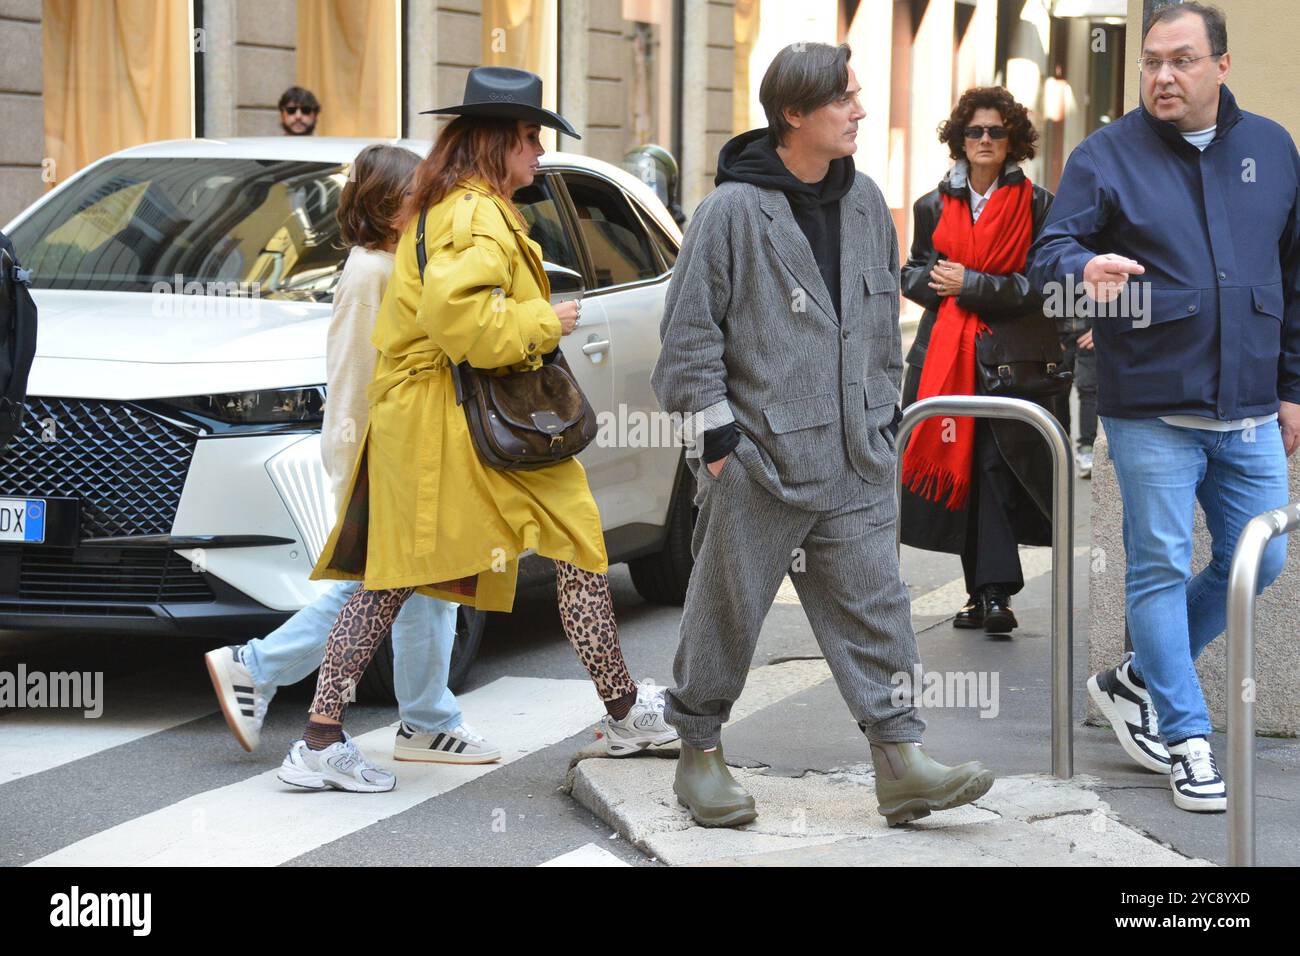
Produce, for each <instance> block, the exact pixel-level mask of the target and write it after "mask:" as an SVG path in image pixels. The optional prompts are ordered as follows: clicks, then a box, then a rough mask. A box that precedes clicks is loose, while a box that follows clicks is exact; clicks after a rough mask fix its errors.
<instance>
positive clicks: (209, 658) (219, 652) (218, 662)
mask: <svg viewBox="0 0 1300 956" xmlns="http://www.w3.org/2000/svg"><path fill="white" fill-rule="evenodd" d="M241 647H242V645H238V644H236V645H233V646H231V647H219V648H217V649H216V650H215V651H208V653H207V654H205V655H204V656H203V659H204V661H205V662H206V663H207V665H208V676H209V677H211V678H212V688H213V690H215V691H216V692H217V703H219V704H220V705H221V713H222V715H223V716H224V717H225V718H226V726H227V727H229V728H230V732H231V733H232V734H234V735H235V739H236V740H238V741H239V746H241V747H243V748H244V749H245V750H247V751H248V752H249V753H252V752H253V751H254V750H256V749H257V745H258V744H259V743H261V741H262V721H263V720H265V719H266V705H267V703H268V701H267V698H266V697H265V696H263V695H262V694H260V693H259V692H258V690H257V685H256V683H254V681H253V675H252V674H251V673H249V671H248V668H247V667H245V666H244V662H243V660H242V659H241V658H240V656H239V652H240V649H241Z"/></svg>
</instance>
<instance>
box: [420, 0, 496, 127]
mask: <svg viewBox="0 0 1300 956" xmlns="http://www.w3.org/2000/svg"><path fill="white" fill-rule="evenodd" d="M436 32H437V42H436V45H435V50H436V53H437V55H436V58H435V63H436V67H435V69H436V71H437V75H436V80H435V83H436V87H435V97H434V98H435V99H436V100H437V102H436V103H435V102H432V101H430V102H429V104H428V105H427V106H422V107H420V108H421V109H436V108H437V107H439V106H450V105H451V104H453V103H459V102H460V101H461V99H462V98H463V96H464V94H465V77H466V76H468V75H469V71H470V70H471V69H473V68H474V67H476V66H478V65H479V63H480V62H482V59H483V4H482V2H481V0H439V2H438V22H437V28H436ZM411 55H412V56H415V55H416V53H415V51H414V50H412V51H411ZM412 96H414V91H412ZM453 118H454V117H452V116H437V117H434V123H435V126H436V128H437V130H441V129H442V128H443V127H444V126H446V125H447V124H448V123H450V122H451V121H452V119H453Z"/></svg>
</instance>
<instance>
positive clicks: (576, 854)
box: [537, 843, 632, 866]
mask: <svg viewBox="0 0 1300 956" xmlns="http://www.w3.org/2000/svg"><path fill="white" fill-rule="evenodd" d="M537 865H538V866H631V865H632V864H630V863H627V862H625V861H623V860H620V859H619V858H618V857H616V856H615V855H614V854H613V853H610V852H609V851H608V850H606V849H605V848H604V847H603V846H597V845H596V844H595V843H587V844H584V845H583V846H580V847H578V848H577V849H576V850H570V851H569V852H568V853H563V854H561V855H560V856H557V857H556V858H555V859H553V860H547V861H546V862H545V863H538V864H537Z"/></svg>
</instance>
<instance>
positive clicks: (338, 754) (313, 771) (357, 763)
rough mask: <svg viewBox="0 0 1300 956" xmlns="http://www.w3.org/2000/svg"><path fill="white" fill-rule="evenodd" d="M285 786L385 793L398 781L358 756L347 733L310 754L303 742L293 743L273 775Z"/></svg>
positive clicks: (394, 776) (355, 747) (393, 775)
mask: <svg viewBox="0 0 1300 956" xmlns="http://www.w3.org/2000/svg"><path fill="white" fill-rule="evenodd" d="M276 776H278V777H279V778H280V779H281V780H282V781H283V782H284V783H287V784H290V785H292V786H295V787H303V788H305V789H307V790H326V789H330V788H333V789H334V790H346V791H348V792H349V793H386V792H387V791H389V790H392V789H393V787H395V786H397V777H396V775H395V774H392V773H389V772H388V771H387V770H380V769H379V768H378V767H376V766H375V765H374V764H372V763H371V762H370V761H368V760H366V758H365V757H363V756H362V755H361V751H360V750H359V749H358V748H357V745H356V744H355V743H353V742H352V738H351V737H349V736H348V735H347V734H346V733H345V734H344V735H343V739H342V740H340V741H339V742H338V743H334V744H330V745H329V746H328V747H326V748H325V749H324V750H312V749H311V748H310V747H308V746H307V741H305V740H295V741H294V742H293V745H292V746H291V747H290V748H289V755H288V756H287V757H285V758H284V763H282V764H280V772H279V773H278V774H277V775H276Z"/></svg>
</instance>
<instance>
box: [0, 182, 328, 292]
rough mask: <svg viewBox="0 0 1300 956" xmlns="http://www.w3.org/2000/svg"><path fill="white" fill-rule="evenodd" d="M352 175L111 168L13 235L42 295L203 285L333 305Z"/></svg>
mask: <svg viewBox="0 0 1300 956" xmlns="http://www.w3.org/2000/svg"><path fill="white" fill-rule="evenodd" d="M347 170H348V167H347V166H345V165H342V164H339V163H320V162H303V161H300V160H262V159H213V158H182V157H147V158H146V157H132V158H123V159H114V160H109V161H108V162H105V163H101V164H100V165H99V166H96V167H95V168H94V169H92V170H90V171H89V172H88V173H87V174H86V175H85V176H83V177H81V178H80V179H78V180H76V182H74V183H73V184H72V185H70V186H69V187H68V188H67V189H64V190H61V191H60V192H59V193H58V194H57V195H55V196H54V197H52V198H51V199H50V200H49V202H47V203H45V204H44V205H43V206H41V208H40V209H38V210H37V211H36V212H35V213H34V214H33V215H32V216H30V217H28V218H27V219H26V220H24V221H23V222H22V224H21V225H19V226H17V227H16V228H15V229H14V231H13V235H12V236H11V237H10V238H12V239H13V242H14V245H15V246H16V247H17V251H18V255H19V259H20V261H21V262H22V263H23V265H24V267H25V268H28V269H30V270H31V272H32V285H33V286H34V287H36V288H38V289H92V290H100V291H114V292H149V291H152V290H154V289H155V288H157V287H159V285H160V284H162V285H165V286H166V287H167V288H168V290H169V291H173V292H188V293H195V292H198V291H200V290H199V288H198V287H197V286H196V285H195V283H198V284H201V286H202V289H203V290H204V291H205V292H208V293H211V291H212V289H213V287H214V286H215V287H216V288H217V289H218V290H219V292H220V294H235V295H257V296H261V297H264V298H281V299H283V298H292V299H311V300H315V301H328V300H329V299H330V298H331V296H332V293H333V288H334V285H335V283H336V282H337V280H338V276H339V272H340V270H341V269H342V266H343V262H344V260H345V259H346V258H347V250H346V249H345V248H343V244H342V243H341V242H340V240H339V226H338V220H337V218H336V215H335V212H336V210H337V208H338V200H339V193H340V192H341V191H342V189H343V186H344V184H345V183H346V181H347ZM178 286H179V287H178ZM184 286H188V287H189V288H184Z"/></svg>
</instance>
